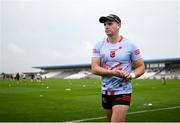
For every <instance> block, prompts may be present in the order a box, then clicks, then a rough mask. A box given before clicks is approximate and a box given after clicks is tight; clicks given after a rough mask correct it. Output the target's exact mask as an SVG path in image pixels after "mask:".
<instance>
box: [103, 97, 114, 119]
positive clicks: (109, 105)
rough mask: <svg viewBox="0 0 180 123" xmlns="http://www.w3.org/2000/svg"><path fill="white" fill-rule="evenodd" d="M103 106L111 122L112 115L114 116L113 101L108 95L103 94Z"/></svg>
mask: <svg viewBox="0 0 180 123" xmlns="http://www.w3.org/2000/svg"><path fill="white" fill-rule="evenodd" d="M102 107H103V108H104V110H105V113H106V116H107V120H108V121H109V122H110V121H111V116H112V103H111V101H110V98H109V96H108V95H103V94H102Z"/></svg>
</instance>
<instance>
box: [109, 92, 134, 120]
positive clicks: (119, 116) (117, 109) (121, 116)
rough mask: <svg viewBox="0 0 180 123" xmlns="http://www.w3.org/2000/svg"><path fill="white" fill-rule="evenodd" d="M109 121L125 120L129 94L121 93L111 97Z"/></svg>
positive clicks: (129, 98) (129, 99)
mask: <svg viewBox="0 0 180 123" xmlns="http://www.w3.org/2000/svg"><path fill="white" fill-rule="evenodd" d="M112 100H113V101H112V105H113V106H112V117H111V122H125V120H126V115H127V112H128V109H129V105H130V102H131V94H121V95H115V96H113V97H112Z"/></svg>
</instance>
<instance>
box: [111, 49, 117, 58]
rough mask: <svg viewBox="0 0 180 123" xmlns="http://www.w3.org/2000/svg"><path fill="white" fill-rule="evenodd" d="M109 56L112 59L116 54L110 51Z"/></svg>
mask: <svg viewBox="0 0 180 123" xmlns="http://www.w3.org/2000/svg"><path fill="white" fill-rule="evenodd" d="M110 56H111V58H114V57H115V56H116V52H115V51H114V50H111V51H110Z"/></svg>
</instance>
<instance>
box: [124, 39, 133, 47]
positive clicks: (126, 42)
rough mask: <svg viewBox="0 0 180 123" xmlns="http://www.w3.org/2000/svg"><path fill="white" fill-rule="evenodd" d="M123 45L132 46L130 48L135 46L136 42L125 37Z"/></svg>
mask: <svg viewBox="0 0 180 123" xmlns="http://www.w3.org/2000/svg"><path fill="white" fill-rule="evenodd" d="M123 43H124V44H127V45H130V46H133V45H135V41H132V40H130V39H128V38H124V37H123Z"/></svg>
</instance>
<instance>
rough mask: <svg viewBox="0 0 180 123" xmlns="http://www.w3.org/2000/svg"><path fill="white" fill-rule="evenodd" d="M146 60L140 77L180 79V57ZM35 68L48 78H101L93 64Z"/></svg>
mask: <svg viewBox="0 0 180 123" xmlns="http://www.w3.org/2000/svg"><path fill="white" fill-rule="evenodd" d="M144 62H145V67H146V71H145V73H144V74H143V75H142V76H141V77H140V78H139V79H147V78H149V79H161V77H162V76H165V78H171V79H172V78H179V79H180V58H168V59H167V58H165V59H149V60H145V61H144ZM33 68H36V69H41V70H43V71H45V73H46V74H44V75H43V76H46V78H61V79H80V78H96V79H99V78H101V77H99V76H97V75H94V74H92V73H91V64H78V65H56V66H38V67H33Z"/></svg>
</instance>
